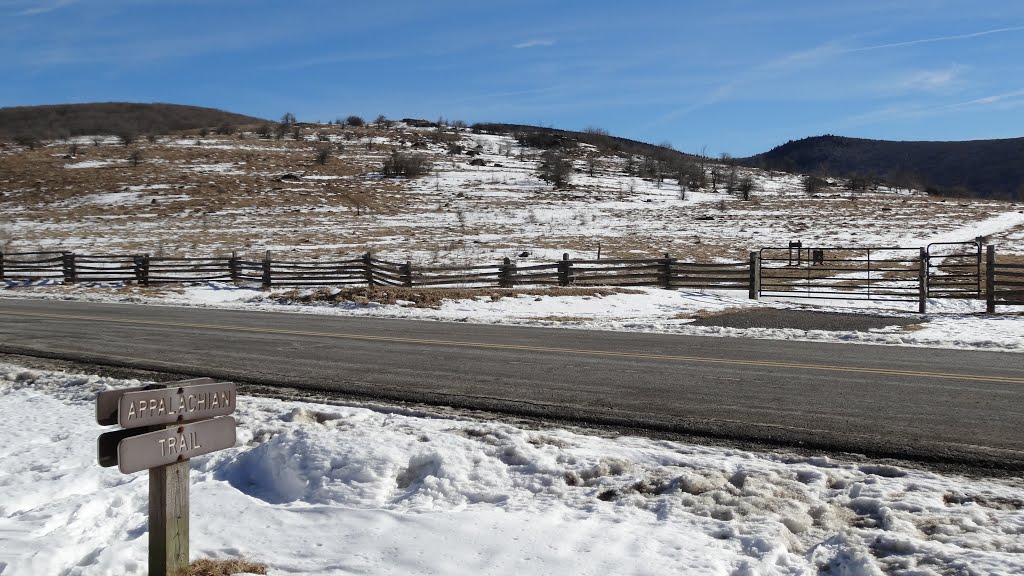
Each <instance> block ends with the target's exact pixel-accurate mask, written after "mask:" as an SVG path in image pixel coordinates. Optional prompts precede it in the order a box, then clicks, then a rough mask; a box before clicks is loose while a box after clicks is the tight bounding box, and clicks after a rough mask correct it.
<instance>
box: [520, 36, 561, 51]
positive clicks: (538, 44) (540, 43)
mask: <svg viewBox="0 0 1024 576" xmlns="http://www.w3.org/2000/svg"><path fill="white" fill-rule="evenodd" d="M554 45H555V41H554V40H549V39H543V38H535V39H533V40H527V41H526V42H520V43H519V44H513V45H512V47H513V48H515V49H517V50H519V49H522V48H542V47H544V46H554Z"/></svg>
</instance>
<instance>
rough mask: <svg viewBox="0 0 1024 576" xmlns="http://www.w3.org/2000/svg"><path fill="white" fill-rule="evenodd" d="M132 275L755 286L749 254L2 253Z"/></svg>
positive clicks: (5, 263) (80, 277) (50, 271)
mask: <svg viewBox="0 0 1024 576" xmlns="http://www.w3.org/2000/svg"><path fill="white" fill-rule="evenodd" d="M2 279H18V280H46V279H53V280H62V281H63V282H66V283H74V282H132V283H137V284H140V285H142V286H151V285H158V284H171V283H185V282H233V283H236V284H259V285H261V286H262V287H264V288H270V287H273V286H290V287H301V286H403V287H408V288H412V287H439V288H444V287H459V288H511V287H515V286H525V285H530V286H619V287H628V286H659V287H663V288H721V289H739V290H748V289H750V287H751V281H752V276H751V274H750V268H749V266H748V264H747V263H746V262H730V263H694V262H680V261H679V260H677V259H675V258H672V257H670V256H669V255H668V254H666V255H665V256H664V257H663V258H648V259H628V260H627V259H605V260H573V259H570V258H569V255H568V254H565V255H563V257H562V259H561V260H559V261H557V262H552V263H546V264H530V265H525V266H520V265H517V264H516V263H515V262H512V261H511V260H510V259H508V258H505V259H504V260H503V261H502V262H499V263H495V264H484V265H477V266H420V265H414V264H413V263H412V262H392V261H389V260H382V259H380V258H376V257H374V256H373V255H372V254H364V255H363V256H361V257H358V258H346V259H338V260H330V259H321V260H275V259H272V257H271V254H270V252H267V253H266V254H265V255H264V257H263V258H262V259H260V260H252V259H245V258H240V257H239V256H238V254H237V253H232V255H231V256H230V257H227V258H223V257H222V258H217V257H194V258H168V257H162V256H161V257H157V256H151V255H149V254H121V255H116V254H103V255H85V254H75V253H72V252H32V253H29V252H21V253H9V254H3V253H0V280H2Z"/></svg>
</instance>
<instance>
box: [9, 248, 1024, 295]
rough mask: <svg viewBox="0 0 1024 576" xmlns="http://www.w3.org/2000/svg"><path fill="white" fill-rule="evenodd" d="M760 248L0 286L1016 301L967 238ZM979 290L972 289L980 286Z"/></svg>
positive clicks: (147, 268)
mask: <svg viewBox="0 0 1024 576" xmlns="http://www.w3.org/2000/svg"><path fill="white" fill-rule="evenodd" d="M794 244H795V245H794V246H793V247H790V248H763V249H761V250H760V251H759V252H752V253H751V255H750V260H749V262H686V261H681V260H679V259H676V258H673V257H671V255H669V254H665V255H663V257H661V258H635V259H633V258H631V259H616V258H607V259H599V260H586V259H571V258H569V255H568V254H565V255H563V257H562V259H561V260H558V261H556V262H548V263H539V264H522V265H520V264H519V263H517V262H514V261H512V260H510V259H509V258H505V259H504V260H503V261H501V262H497V263H491V264H475V265H468V264H467V265H448V266H443V265H433V266H425V265H424V266H421V265H418V264H414V263H412V262H408V261H407V262H395V261H389V260H383V259H380V258H377V257H374V256H373V255H372V254H369V253H367V254H364V255H362V256H359V257H340V258H336V259H326V258H325V259H318V260H276V259H273V258H272V255H271V253H270V252H267V253H266V254H265V255H264V256H263V257H262V258H261V259H252V257H251V256H250V257H248V258H241V257H239V256H238V254H237V253H232V254H231V255H230V256H227V257H215V256H211V257H166V256H152V255H150V254H75V253H73V252H18V253H6V254H5V253H2V252H0V280H27V281H38V280H59V281H62V282H64V283H75V282H121V283H135V284H139V285H142V286H150V285H160V284H180V283H194V282H225V283H235V284H240V285H259V286H261V287H263V288H271V287H275V286H281V287H307V286H309V287H312V286H339V287H345V286H370V287H376V286H379V287H406V288H413V287H423V288H470V289H471V288H514V287H517V286H595V287H596V286H614V287H660V288H667V289H691V290H692V289H724V290H747V291H748V293H749V296H750V298H759V297H781V298H822V299H826V298H828V299H836V298H839V299H847V300H886V301H892V302H919V304H920V311H922V312H923V311H924V310H925V305H926V301H927V298H929V297H930V298H979V297H982V295H984V297H985V298H986V300H987V307H988V310H989V311H990V312H992V311H994V310H995V306H996V305H1000V306H1024V263H1021V262H1009V261H1005V262H1004V261H997V260H996V257H995V247H993V246H987V247H986V250H987V253H986V257H985V262H984V264H985V266H984V274H982V270H983V268H982V259H981V256H980V255H981V247H980V245H979V244H977V243H956V244H941V245H939V244H933V245H930V246H928V248H899V247H873V248H854V247H824V248H813V247H811V248H804V247H802V246H800V245H799V244H798V243H794ZM983 290H984V294H983V292H982V291H983Z"/></svg>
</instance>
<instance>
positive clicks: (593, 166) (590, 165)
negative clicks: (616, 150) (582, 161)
mask: <svg viewBox="0 0 1024 576" xmlns="http://www.w3.org/2000/svg"><path fill="white" fill-rule="evenodd" d="M598 166H599V163H598V159H597V155H596V154H595V155H591V156H587V174H588V175H590V177H591V178H593V177H594V172H596V171H597V168H598Z"/></svg>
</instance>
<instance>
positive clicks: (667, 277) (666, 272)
mask: <svg viewBox="0 0 1024 576" xmlns="http://www.w3.org/2000/svg"><path fill="white" fill-rule="evenodd" d="M674 262H675V259H674V258H672V257H671V256H669V255H668V253H667V252H666V253H665V259H664V260H663V261H662V264H661V276H662V278H661V283H662V285H663V286H665V289H666V290H671V289H672V264H673V263H674Z"/></svg>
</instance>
